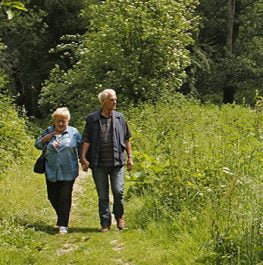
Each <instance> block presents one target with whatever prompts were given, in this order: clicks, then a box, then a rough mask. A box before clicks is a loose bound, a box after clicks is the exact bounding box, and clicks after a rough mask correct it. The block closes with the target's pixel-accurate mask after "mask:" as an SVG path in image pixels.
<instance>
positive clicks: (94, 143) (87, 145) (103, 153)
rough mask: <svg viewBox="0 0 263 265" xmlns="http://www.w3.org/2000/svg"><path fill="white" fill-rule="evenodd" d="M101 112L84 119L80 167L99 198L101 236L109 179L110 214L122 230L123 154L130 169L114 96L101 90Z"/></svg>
mask: <svg viewBox="0 0 263 265" xmlns="http://www.w3.org/2000/svg"><path fill="white" fill-rule="evenodd" d="M98 98H99V101H100V103H101V109H100V110H98V111H96V112H94V113H91V114H89V115H88V116H87V117H86V125H85V128H84V132H83V146H82V154H81V165H82V168H83V170H84V171H87V170H88V168H91V170H92V176H93V179H94V182H95V185H96V189H97V193H98V197H99V216H100V224H101V232H107V231H109V230H110V226H111V211H110V204H109V179H110V183H111V189H112V193H113V199H114V201H113V213H114V216H115V219H116V221H117V227H118V228H119V229H120V230H122V229H123V228H124V227H125V220H124V205H123V204H124V163H125V154H124V151H126V153H127V157H128V159H127V168H128V170H131V168H132V166H133V160H132V153H131V151H132V150H131V143H130V141H129V139H130V137H131V133H130V131H129V128H128V124H127V122H126V121H125V119H124V117H123V115H122V114H121V113H119V112H117V111H115V108H116V104H117V97H116V92H115V91H114V90H113V89H105V90H103V91H102V92H101V93H100V94H99V95H98Z"/></svg>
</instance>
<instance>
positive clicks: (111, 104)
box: [103, 94, 117, 110]
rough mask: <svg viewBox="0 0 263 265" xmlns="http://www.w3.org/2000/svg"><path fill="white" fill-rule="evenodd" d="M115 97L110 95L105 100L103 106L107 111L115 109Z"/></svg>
mask: <svg viewBox="0 0 263 265" xmlns="http://www.w3.org/2000/svg"><path fill="white" fill-rule="evenodd" d="M116 105H117V96H116V95H115V94H110V95H109V96H108V98H107V99H105V101H104V104H103V106H104V107H105V108H107V109H109V110H114V109H116Z"/></svg>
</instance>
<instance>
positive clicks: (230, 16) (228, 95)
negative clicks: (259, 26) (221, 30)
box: [223, 0, 236, 103]
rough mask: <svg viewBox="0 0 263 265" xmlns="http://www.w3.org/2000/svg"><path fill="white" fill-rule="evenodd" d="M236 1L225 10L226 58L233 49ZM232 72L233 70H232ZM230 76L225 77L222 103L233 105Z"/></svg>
mask: <svg viewBox="0 0 263 265" xmlns="http://www.w3.org/2000/svg"><path fill="white" fill-rule="evenodd" d="M235 11H236V0H229V1H228V9H227V26H226V27H227V28H226V34H227V35H226V57H227V56H228V54H231V53H233V48H234V26H235ZM233 71H234V69H233ZM232 83H233V82H232V75H229V74H228V75H227V76H226V82H225V85H224V88H223V103H233V102H234V95H235V87H234V86H233V85H232Z"/></svg>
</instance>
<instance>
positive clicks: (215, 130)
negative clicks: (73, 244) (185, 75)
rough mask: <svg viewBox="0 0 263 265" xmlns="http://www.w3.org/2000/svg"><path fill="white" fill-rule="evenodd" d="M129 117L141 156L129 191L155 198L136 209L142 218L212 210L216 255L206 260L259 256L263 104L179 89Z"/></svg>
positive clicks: (250, 261)
mask: <svg viewBox="0 0 263 265" xmlns="http://www.w3.org/2000/svg"><path fill="white" fill-rule="evenodd" d="M258 106H260V102H259V101H258ZM128 117H129V120H130V124H131V127H132V128H131V130H132V132H133V141H132V142H133V148H134V157H135V170H134V171H133V172H132V173H130V180H131V181H133V182H134V183H135V184H134V185H133V186H132V187H131V189H130V190H129V194H128V195H129V197H130V198H132V197H133V196H132V195H133V194H137V195H144V196H146V195H147V198H149V199H148V200H147V201H146V204H145V205H143V206H142V208H139V209H138V212H137V214H136V213H135V216H139V220H140V223H141V224H142V226H143V227H145V226H147V225H148V221H146V223H144V222H143V221H141V220H147V219H148V220H152V219H154V220H162V219H163V220H168V221H167V222H173V221H172V220H177V215H178V214H179V213H182V212H184V209H187V211H189V212H190V213H191V215H192V217H194V216H198V215H199V213H200V212H203V211H204V213H205V212H206V211H207V213H206V216H203V218H207V220H209V221H207V223H206V224H207V226H208V230H209V231H206V232H207V233H208V234H209V237H210V239H209V240H211V242H210V243H208V242H207V243H208V249H209V251H211V252H212V253H214V254H212V256H209V259H208V260H211V261H213V262H214V263H205V264H229V263H233V262H237V260H240V263H239V264H256V262H259V261H260V251H259V249H260V244H261V239H260V229H261V228H260V223H261V221H262V220H261V218H262V214H261V211H262V198H261V195H260V194H261V190H262V172H263V168H262V148H263V143H262V122H263V118H262V112H259V110H257V111H255V110H253V109H249V108H244V107H240V106H235V105H225V106H223V107H221V108H220V107H217V106H214V105H200V104H199V103H198V102H192V101H186V100H185V99H184V98H181V97H180V96H178V97H175V98H173V99H168V100H167V102H164V100H163V102H162V103H157V104H156V105H155V106H152V105H146V104H144V105H142V106H141V107H137V108H134V109H131V110H130V111H129V113H128ZM149 202H151V203H149ZM207 209H209V210H207ZM143 213H144V214H143ZM144 215H145V216H144ZM143 216H144V217H143ZM147 216H148V218H147ZM141 217H142V218H141ZM139 220H137V222H139ZM260 220H261V221H260ZM209 240H208V241H209ZM208 260H207V262H208ZM241 260H242V262H241Z"/></svg>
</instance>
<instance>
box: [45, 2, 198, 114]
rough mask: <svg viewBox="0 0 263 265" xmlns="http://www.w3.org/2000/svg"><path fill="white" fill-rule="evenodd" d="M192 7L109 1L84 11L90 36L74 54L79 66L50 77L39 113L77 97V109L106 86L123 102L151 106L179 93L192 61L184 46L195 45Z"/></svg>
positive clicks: (183, 4) (175, 3) (186, 3)
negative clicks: (162, 96) (169, 94)
mask: <svg viewBox="0 0 263 265" xmlns="http://www.w3.org/2000/svg"><path fill="white" fill-rule="evenodd" d="M196 3H197V2H196V1H195V0H191V1H171V0H148V1H140V0H133V1H130V0H125V1H122V0H109V1H105V2H103V3H102V4H95V5H90V6H89V7H88V8H86V9H85V10H84V11H83V16H84V17H86V18H87V20H88V21H89V22H90V31H89V32H87V33H86V34H85V36H84V38H83V41H82V44H81V46H80V48H79V50H78V54H79V58H80V59H79V62H78V63H77V64H76V65H75V66H74V68H73V69H72V70H70V71H68V72H66V73H65V72H61V74H59V69H57V70H56V71H55V72H54V75H53V78H52V80H51V81H50V82H47V83H46V84H45V86H44V87H43V89H42V97H41V100H40V102H41V106H42V108H43V109H44V110H45V111H46V110H49V109H53V108H54V107H55V106H56V105H57V104H58V103H59V101H63V102H64V103H65V102H69V97H74V99H77V98H78V96H80V97H81V100H80V102H79V103H78V108H80V107H81V106H80V105H82V106H84V105H85V103H84V102H90V101H91V100H90V99H91V97H92V96H91V95H96V94H97V93H98V91H99V90H101V89H102V88H106V87H107V88H113V89H115V90H116V91H117V93H118V96H119V98H121V100H120V101H121V102H126V103H128V102H129V103H132V102H135V103H137V102H138V101H145V100H151V101H153V102H154V101H155V100H157V99H158V98H159V97H160V95H161V94H162V93H163V92H165V91H169V93H173V92H174V91H176V90H178V89H179V88H180V86H181V85H182V83H183V80H184V78H185V76H186V74H185V68H186V67H187V66H188V65H189V62H190V58H189V52H188V50H187V46H188V45H190V44H191V43H193V39H192V37H191V34H192V31H193V28H194V27H195V26H196V20H195V17H194V15H193V13H194V10H195V5H196ZM55 87H59V89H58V90H56V89H55ZM55 93H58V94H59V98H58V97H57V96H56V95H55ZM73 95H74V96H73ZM73 101H74V100H73ZM73 101H72V102H71V103H70V104H73V105H74V107H75V103H76V101H74V102H75V103H73ZM82 102H83V103H82ZM92 102H93V101H92ZM85 106H86V105H85ZM91 107H92V106H90V108H91ZM86 111H87V110H86Z"/></svg>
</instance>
